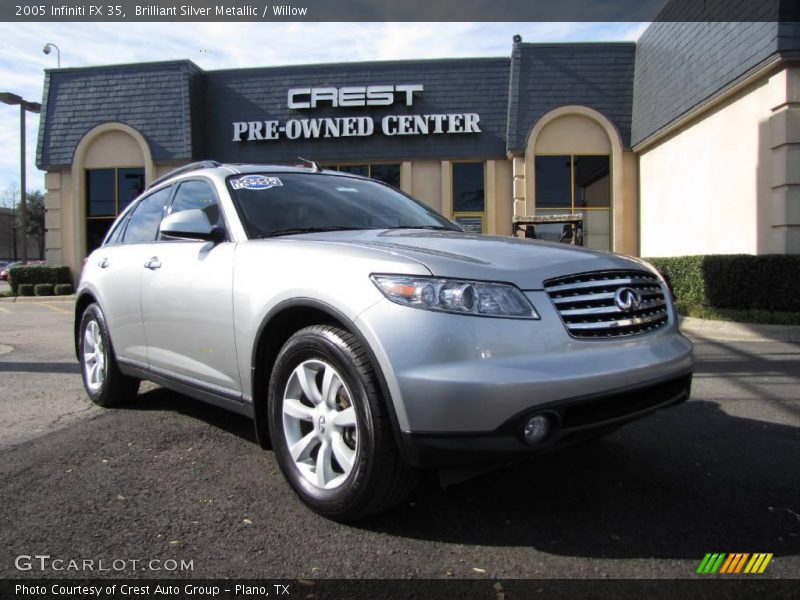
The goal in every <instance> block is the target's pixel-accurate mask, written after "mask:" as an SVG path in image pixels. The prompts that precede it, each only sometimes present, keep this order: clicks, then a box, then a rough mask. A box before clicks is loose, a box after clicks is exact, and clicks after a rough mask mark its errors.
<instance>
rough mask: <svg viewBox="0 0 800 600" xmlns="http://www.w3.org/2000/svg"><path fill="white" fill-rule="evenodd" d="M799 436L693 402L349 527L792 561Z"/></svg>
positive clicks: (192, 405) (234, 421)
mask: <svg viewBox="0 0 800 600" xmlns="http://www.w3.org/2000/svg"><path fill="white" fill-rule="evenodd" d="M126 408H127V409H128V410H161V411H172V412H175V413H178V414H182V415H186V416H189V417H192V418H195V419H199V420H201V421H203V422H205V423H208V424H210V425H212V426H214V427H217V428H219V429H222V430H224V431H227V432H229V433H231V434H233V435H236V436H238V437H240V438H242V439H244V440H246V441H248V442H251V443H253V444H256V439H255V434H254V431H253V425H252V421H251V420H249V419H247V418H246V417H242V416H239V415H236V414H233V413H230V412H228V411H226V410H223V409H221V408H217V407H214V406H210V405H207V404H205V403H202V402H198V401H196V400H193V399H192V398H189V397H187V396H183V395H181V394H177V393H174V392H171V391H169V390H166V389H162V388H156V389H153V390H150V391H146V392H144V393H143V394H141V395H140V398H139V401H138V402H136V403H134V404H131V405H129V406H128V407H126ZM798 473H800V428H796V427H791V426H787V425H778V424H774V423H769V422H766V421H761V420H754V419H748V418H741V417H733V416H730V415H728V414H727V413H726V412H724V411H723V410H721V409H720V407H719V405H718V404H717V403H715V402H708V401H697V400H693V401H689V402H687V403H685V404H682V405H680V406H677V407H673V408H671V409H668V410H664V411H661V412H659V413H656V414H655V415H652V416H650V417H648V418H646V419H643V420H641V421H638V422H636V423H633V424H630V425H628V426H626V427H623V428H622V429H620V430H619V431H617V432H615V433H614V434H612V435H610V436H609V437H607V438H605V439H602V440H597V441H593V442H586V443H584V444H581V445H578V446H575V447H572V448H568V449H565V450H562V451H559V452H554V453H551V454H547V455H543V456H540V457H537V458H533V459H529V460H526V461H523V462H519V463H516V464H514V465H510V466H506V467H499V468H497V469H496V470H494V471H491V472H489V473H487V474H484V475H482V476H479V477H476V478H474V479H470V480H467V481H465V482H463V483H459V484H457V485H454V486H451V487H448V488H446V489H443V490H442V489H438V488H436V489H433V488H432V487H431V486H427V487H426V488H425V489H424V491H423V492H422V493H421V494H418V495H417V497H416V498H415V499H414V501H413V502H411V503H408V504H406V505H404V506H402V507H400V508H398V509H395V510H393V511H391V512H389V513H387V514H384V515H380V516H376V517H371V518H369V519H366V520H364V521H360V522H358V523H355V524H353V525H352V526H354V527H358V528H361V529H365V530H369V531H375V532H379V533H381V534H389V535H394V536H399V537H405V538H410V539H419V540H428V541H436V542H443V543H450V544H470V545H481V546H529V547H535V548H537V549H538V550H541V551H545V552H548V553H552V554H558V555H566V556H586V557H596V558H597V557H599V558H675V559H680V558H691V559H695V558H697V557H698V556H700V557H702V556H703V555H704V554H705V553H706V552H712V551H728V552H733V551H743V552H773V553H775V554H776V555H783V556H785V555H795V554H800V478H798Z"/></svg>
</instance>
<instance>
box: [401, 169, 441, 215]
mask: <svg viewBox="0 0 800 600" xmlns="http://www.w3.org/2000/svg"><path fill="white" fill-rule="evenodd" d="M409 164H410V165H411V186H410V189H408V190H407V191H408V193H409V194H411V195H412V196H414V197H415V198H416V199H417V200H422V201H423V202H424V203H425V204H427V205H428V206H430V207H431V208H432V209H434V210H436V211H438V212H442V167H441V162H440V161H438V160H416V161H413V162H411V163H409Z"/></svg>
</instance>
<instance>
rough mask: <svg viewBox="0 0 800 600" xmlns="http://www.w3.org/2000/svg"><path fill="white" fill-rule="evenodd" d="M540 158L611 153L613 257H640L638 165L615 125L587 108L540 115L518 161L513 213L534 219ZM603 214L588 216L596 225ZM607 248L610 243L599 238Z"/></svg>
mask: <svg viewBox="0 0 800 600" xmlns="http://www.w3.org/2000/svg"><path fill="white" fill-rule="evenodd" d="M542 154H559V155H561V154H607V155H609V156H610V159H611V222H610V224H609V236H610V244H609V245H610V247H611V249H612V250H613V251H614V252H621V253H624V254H637V253H638V252H637V251H638V247H639V231H638V226H637V223H636V221H635V220H634V222H633V223H631V222H630V219H631V218H632V217H635V215H636V213H637V201H638V189H637V161H636V157H635V155H633V153H632V152H630V151H625V150H624V149H623V147H622V140H621V139H620V136H619V132H618V131H617V129H616V128H615V127H614V125H613V124H612V123H611V122H610V121H609V120H608V119H607V118H606V117H605V116H603V115H602V114H600V113H598V112H597V111H595V110H593V109H590V108H588V107H585V106H578V105H574V106H562V107H559V108H556V109H554V110H552V111H550V112H549V113H547V114H546V115H544V116H542V118H541V119H539V121H537V122H536V123H535V124H534V126H533V127H532V128H531V131H530V134H529V135H528V142H527V146H526V149H525V156H524V157H515V158H514V163H513V165H514V169H513V176H512V177H513V186H514V187H513V204H512V206H513V210H514V213H515V214H516V215H519V216H532V215H534V214H535V211H536V178H535V174H534V160H535V157H536V155H542ZM603 216H604V215H602V214H601V213H600V212H599V211H592V212H590V213H589V214H588V215H587V219H588V221H589V226H591V221H592V220H597V219H599V218H603ZM596 238H597V239H596V241H599V242H600V243H602V244H606V243H608V241H609V240H608V238H607V237H604V236H602V235H601V236H596Z"/></svg>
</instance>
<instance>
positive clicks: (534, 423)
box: [525, 415, 552, 444]
mask: <svg viewBox="0 0 800 600" xmlns="http://www.w3.org/2000/svg"><path fill="white" fill-rule="evenodd" d="M551 428H552V419H550V417H548V416H547V415H534V416H533V417H531V418H530V419H528V422H527V423H525V441H526V442H528V443H529V444H538V443H540V442H542V441H543V440H544V439H545V438H546V437H547V436H548V435H549V434H550V429H551Z"/></svg>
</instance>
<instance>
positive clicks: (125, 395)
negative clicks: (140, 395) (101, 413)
mask: <svg viewBox="0 0 800 600" xmlns="http://www.w3.org/2000/svg"><path fill="white" fill-rule="evenodd" d="M93 324H96V325H93ZM95 326H96V327H97V330H98V331H99V335H100V337H101V339H102V343H103V346H102V349H103V351H104V354H105V359H104V367H105V368H104V369H103V370H104V373H105V375H104V377H103V379H102V383H100V384H99V387H98V386H97V382H95V384H90V382H89V380H88V376H87V368H86V330H87V329H88V328H90V327H95ZM78 336H79V337H78V359H79V361H80V363H81V376H82V377H83V387H84V388H85V389H86V393H87V394H88V395H89V398H90V399H91V400H92V402H94V403H95V404H97V405H98V406H102V407H104V408H109V407H112V406H119V405H121V404H125V403H126V402H130V401H131V400H133V399H134V398H135V397H136V393H137V392H138V391H139V380H138V379H135V378H133V377H129V376H127V375H124V374H123V373H122V372H121V371H120V370H119V365H117V359H116V356H115V355H114V347H113V345H112V344H111V336H110V335H109V333H108V325H106V319H105V316H104V315H103V311H102V310H100V307H99V306H98V305H97V304H90V305H89V306H87V307H86V310H84V311H83V315H82V316H81V325H80V328H79V330H78Z"/></svg>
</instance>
